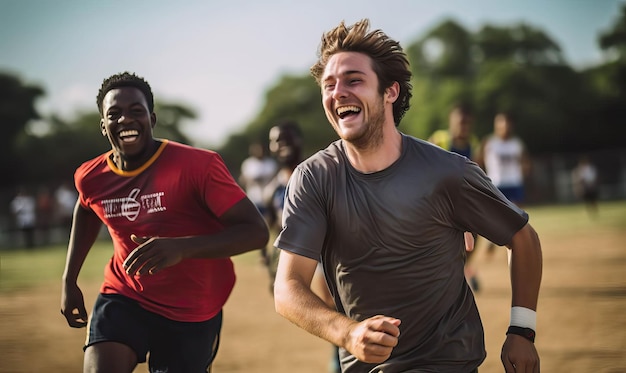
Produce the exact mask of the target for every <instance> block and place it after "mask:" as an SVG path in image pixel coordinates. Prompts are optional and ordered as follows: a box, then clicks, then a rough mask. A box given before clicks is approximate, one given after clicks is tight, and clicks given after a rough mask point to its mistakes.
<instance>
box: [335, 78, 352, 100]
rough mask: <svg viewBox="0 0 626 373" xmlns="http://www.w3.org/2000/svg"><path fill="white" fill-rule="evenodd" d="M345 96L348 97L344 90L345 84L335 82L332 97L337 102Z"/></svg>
mask: <svg viewBox="0 0 626 373" xmlns="http://www.w3.org/2000/svg"><path fill="white" fill-rule="evenodd" d="M347 95H348V91H347V89H346V86H345V84H343V83H341V82H337V84H335V87H334V89H333V92H332V97H333V98H334V99H335V100H338V99H341V98H345V97H347Z"/></svg>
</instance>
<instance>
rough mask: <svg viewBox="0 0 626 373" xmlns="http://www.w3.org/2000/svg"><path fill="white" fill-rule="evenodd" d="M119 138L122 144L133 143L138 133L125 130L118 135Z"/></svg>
mask: <svg viewBox="0 0 626 373" xmlns="http://www.w3.org/2000/svg"><path fill="white" fill-rule="evenodd" d="M119 137H120V140H122V142H133V141H135V140H137V138H138V137H139V131H137V130H125V131H122V132H120V133H119Z"/></svg>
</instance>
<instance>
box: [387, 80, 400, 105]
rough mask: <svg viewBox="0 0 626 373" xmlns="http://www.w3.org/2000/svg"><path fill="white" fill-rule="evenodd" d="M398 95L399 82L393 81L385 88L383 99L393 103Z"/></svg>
mask: <svg viewBox="0 0 626 373" xmlns="http://www.w3.org/2000/svg"><path fill="white" fill-rule="evenodd" d="M399 95H400V84H399V83H398V82H393V83H392V84H391V85H390V86H389V87H388V88H387V89H385V100H386V101H388V102H389V103H392V104H393V103H394V102H396V100H397V99H398V96H399Z"/></svg>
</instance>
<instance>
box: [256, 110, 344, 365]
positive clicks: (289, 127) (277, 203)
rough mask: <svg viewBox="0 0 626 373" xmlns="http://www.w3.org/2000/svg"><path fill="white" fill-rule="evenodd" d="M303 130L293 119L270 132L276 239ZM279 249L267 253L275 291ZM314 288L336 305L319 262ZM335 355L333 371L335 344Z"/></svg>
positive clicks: (270, 198)
mask: <svg viewBox="0 0 626 373" xmlns="http://www.w3.org/2000/svg"><path fill="white" fill-rule="evenodd" d="M302 146H303V139H302V131H301V129H300V126H299V125H298V124H297V123H296V122H293V121H285V122H282V123H280V124H278V125H276V126H274V127H272V128H270V131H269V149H270V154H271V155H272V156H273V157H274V159H276V162H277V163H278V165H279V168H278V172H277V173H276V176H274V178H273V179H272V181H270V182H269V184H268V185H267V187H266V188H265V201H266V205H267V206H268V208H267V211H268V217H269V220H268V223H269V227H270V232H271V238H272V239H273V238H276V236H277V235H278V232H280V230H281V228H282V225H281V222H282V215H283V207H284V201H285V190H286V188H287V183H288V182H289V178H290V177H291V174H292V173H293V170H294V169H295V168H296V166H298V164H300V162H302ZM278 254H279V251H278V250H277V249H276V248H275V247H274V246H273V245H268V247H267V250H266V251H265V252H264V258H265V260H264V262H265V264H266V265H267V267H268V270H269V275H270V291H271V292H272V294H273V293H274V280H275V277H276V266H277V265H278ZM311 289H312V290H313V292H314V293H315V294H317V296H319V297H320V298H321V299H323V300H324V302H325V303H326V304H327V305H328V306H329V307H333V308H334V307H335V303H334V300H333V297H332V295H331V294H330V291H329V290H328V285H327V284H326V279H325V278H324V272H323V269H322V266H321V265H318V267H317V270H316V272H315V275H314V276H313V281H312V282H311ZM332 347H333V348H332V355H331V361H330V371H331V372H333V373H338V372H340V367H339V355H338V352H339V350H338V348H337V346H335V345H333V346H332Z"/></svg>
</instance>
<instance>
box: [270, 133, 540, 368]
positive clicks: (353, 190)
mask: <svg viewBox="0 0 626 373" xmlns="http://www.w3.org/2000/svg"><path fill="white" fill-rule="evenodd" d="M283 214H284V215H283V223H282V225H283V228H282V231H281V233H280V235H279V236H278V237H277V239H276V241H275V246H276V247H278V248H280V249H283V250H288V251H291V252H293V253H296V254H299V255H303V256H306V257H309V258H312V259H316V260H321V262H322V264H323V266H324V271H325V275H326V280H327V282H328V284H329V287H330V289H331V292H332V294H333V297H334V299H335V303H336V305H337V309H338V311H340V312H343V313H345V314H346V315H347V316H348V317H350V318H352V319H354V320H358V321H361V320H364V319H366V318H369V317H371V316H374V315H379V314H382V315H386V316H391V317H395V318H398V319H400V320H401V321H402V323H401V325H400V337H399V343H398V346H396V347H395V348H394V350H393V353H392V355H391V357H390V358H389V359H388V360H387V361H386V362H384V363H381V364H366V363H363V362H360V361H358V360H356V358H354V357H353V356H351V355H349V354H348V353H347V352H346V351H344V350H342V351H341V353H342V366H343V371H344V372H348V373H351V372H358V373H361V372H377V373H378V372H381V371H382V372H384V373H393V372H455V373H456V372H469V371H471V370H472V369H474V368H476V367H477V366H479V365H480V364H481V363H482V361H483V360H484V358H485V356H486V355H485V345H484V336H483V327H482V323H481V321H480V317H479V314H478V309H477V307H476V304H475V302H474V296H473V294H472V292H471V290H470V288H469V286H468V285H467V282H466V281H465V276H464V271H463V267H464V264H465V258H466V255H465V246H464V239H463V232H464V231H471V232H474V233H477V234H479V235H481V236H483V237H486V238H487V239H489V240H490V241H492V242H494V243H497V244H499V245H504V244H507V243H509V242H510V240H511V238H512V237H513V235H514V234H515V233H516V232H517V231H518V230H520V229H521V228H522V227H523V226H524V225H525V224H526V223H527V221H528V215H527V214H526V213H525V212H524V211H522V210H520V209H519V208H517V207H516V206H515V205H513V204H512V203H511V202H509V201H508V200H506V198H505V197H504V196H503V195H502V193H501V192H500V191H498V189H497V188H496V187H494V186H493V184H492V183H491V182H490V180H489V179H488V178H487V177H486V176H485V174H484V173H483V171H482V170H481V169H480V168H479V167H478V166H477V165H476V164H475V163H473V162H471V161H469V160H468V159H467V158H465V157H463V156H460V155H457V154H454V153H450V152H447V151H445V150H443V149H441V148H439V147H436V146H434V145H432V144H429V143H427V142H425V141H422V140H419V139H416V138H413V137H410V136H407V135H404V134H403V135H402V154H401V156H400V158H399V159H398V160H397V161H396V162H395V163H393V164H392V165H391V166H389V167H388V168H387V169H385V170H382V171H379V172H375V173H370V174H364V173H361V172H359V171H357V170H356V169H354V168H353V167H352V166H351V164H350V162H349V161H348V159H347V157H346V155H345V149H344V148H343V143H342V141H341V140H338V141H336V142H334V143H332V144H331V145H330V146H329V147H328V148H326V149H325V150H322V151H319V152H317V153H316V154H315V155H313V156H312V157H310V158H309V159H307V160H306V161H304V162H303V163H302V164H301V165H300V166H299V167H298V168H297V169H296V170H295V172H294V174H293V176H292V177H291V179H290V181H289V185H288V187H287V193H286V197H285V209H284V212H283ZM503 281H507V280H506V279H503Z"/></svg>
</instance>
